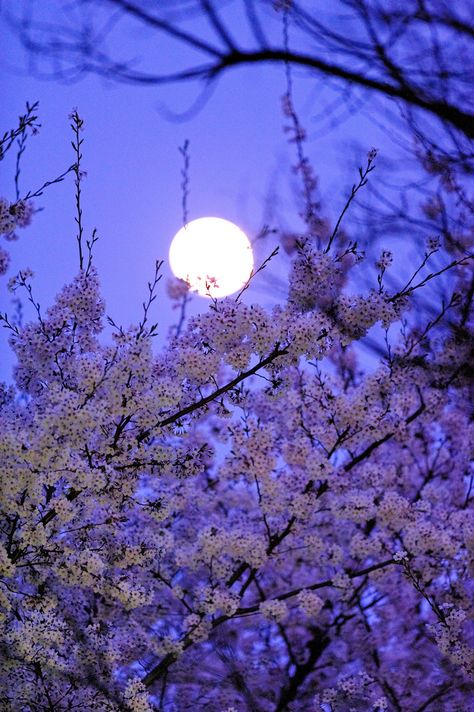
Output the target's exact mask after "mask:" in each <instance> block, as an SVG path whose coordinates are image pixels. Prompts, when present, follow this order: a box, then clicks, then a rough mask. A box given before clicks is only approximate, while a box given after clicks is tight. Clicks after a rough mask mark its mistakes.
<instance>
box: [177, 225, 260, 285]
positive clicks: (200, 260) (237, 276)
mask: <svg viewBox="0 0 474 712" xmlns="http://www.w3.org/2000/svg"><path fill="white" fill-rule="evenodd" d="M169 259H170V266H171V269H172V271H173V274H174V275H175V276H176V277H178V278H179V279H183V280H184V281H185V282H187V283H188V284H189V286H190V289H192V290H193V291H194V292H197V293H198V294H200V295H201V296H203V297H209V296H211V297H214V298H218V297H226V296H227V295H229V294H233V292H237V291H238V290H239V289H241V288H242V287H243V286H244V284H245V283H246V282H247V280H248V278H249V277H250V273H251V272H252V268H253V253H252V247H251V245H250V242H249V240H248V238H247V236H246V235H245V233H244V232H242V230H241V229H240V228H239V227H237V225H235V224H234V223H232V222H230V221H229V220H223V219H222V218H198V219H197V220H191V222H189V223H187V224H186V225H185V226H184V227H182V228H181V230H179V232H177V233H176V235H175V236H174V238H173V241H172V243H171V247H170V252H169Z"/></svg>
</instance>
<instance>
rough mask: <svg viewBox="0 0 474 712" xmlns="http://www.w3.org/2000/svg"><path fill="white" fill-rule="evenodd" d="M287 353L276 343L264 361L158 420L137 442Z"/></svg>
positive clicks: (285, 349)
mask: <svg viewBox="0 0 474 712" xmlns="http://www.w3.org/2000/svg"><path fill="white" fill-rule="evenodd" d="M287 353H288V349H287V348H280V344H279V343H277V344H276V345H275V348H274V349H273V351H272V352H271V353H270V354H269V355H268V356H267V357H266V358H264V359H262V360H261V361H259V362H258V363H256V364H255V366H252V368H249V369H248V370H247V371H243V372H242V373H239V375H238V376H236V377H235V378H233V379H232V380H231V381H229V382H228V383H226V384H225V385H224V386H221V387H220V388H217V389H216V390H215V391H212V393H210V394H209V395H207V396H203V397H202V398H201V399H200V400H198V401H196V402H195V403H191V404H190V405H188V406H186V408H182V409H181V410H179V411H178V412H177V413H173V415H170V416H169V417H168V418H165V419H164V420H159V421H158V422H157V423H156V424H155V425H154V426H153V428H151V429H149V430H146V431H144V432H143V433H140V434H139V435H138V436H137V441H138V442H139V443H140V442H143V440H146V438H149V437H150V435H151V434H152V431H153V430H154V428H164V427H166V426H167V425H171V424H172V423H176V421H178V420H180V419H181V418H183V417H184V416H185V415H189V414H190V413H193V412H194V411H195V410H199V409H200V408H203V407H204V406H205V405H207V404H208V403H211V402H212V401H214V400H216V399H217V398H219V397H220V396H222V395H224V393H227V391H230V390H232V389H233V388H235V387H236V386H237V385H238V384H239V383H241V382H242V381H245V380H246V379H247V378H250V376H253V375H254V374H256V373H257V371H259V370H260V369H261V368H265V366H268V365H269V364H270V363H272V362H273V361H275V359H277V358H278V357H279V356H285V355H286V354H287Z"/></svg>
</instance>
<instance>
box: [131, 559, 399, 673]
mask: <svg viewBox="0 0 474 712" xmlns="http://www.w3.org/2000/svg"><path fill="white" fill-rule="evenodd" d="M396 563H397V562H396V561H395V560H394V559H387V560H386V561H381V562H379V563H378V564H372V566H367V567H366V568H365V569H361V570H360V571H353V572H352V573H349V574H348V576H349V578H350V579H355V578H358V577H360V576H366V575H367V574H370V573H371V572H372V571H378V570H379V569H383V568H386V567H387V566H391V565H392V564H396ZM333 585H334V584H333V582H332V579H326V580H325V581H318V582H317V583H314V584H310V585H309V586H301V587H300V588H297V589H293V590H292V591H287V592H286V593H282V594H280V595H279V596H274V597H273V598H271V599H267V600H272V601H284V600H286V599H288V598H293V597H294V596H297V595H298V593H300V592H301V591H303V590H305V589H309V590H311V591H315V590H317V589H320V588H327V587H329V586H333ZM259 608H260V605H259V604H256V605H254V606H247V607H245V608H239V609H237V611H236V612H235V613H234V614H233V615H231V616H226V615H223V616H220V617H219V618H216V619H215V620H214V621H212V628H213V629H215V628H217V627H218V626H220V625H222V623H225V622H226V621H228V620H233V619H234V618H239V617H242V616H248V615H252V614H254V613H258V612H259ZM181 642H182V646H183V650H187V649H188V648H189V647H191V646H192V645H193V644H194V641H193V640H192V638H191V637H190V635H189V634H188V635H186V636H185V637H184V638H183V640H182V641H181ZM176 659H177V658H176V655H174V654H172V653H168V654H166V655H165V656H164V657H163V658H162V660H160V662H159V663H158V664H157V665H155V667H153V668H152V669H151V670H150V672H148V673H147V674H146V675H145V677H144V678H143V679H142V683H143V684H144V685H145V686H146V687H150V685H152V684H153V683H154V682H155V681H156V680H158V679H159V678H160V677H161V675H163V674H164V673H165V672H166V671H167V670H168V668H169V667H170V666H171V665H172V664H173V663H174V662H175V661H176Z"/></svg>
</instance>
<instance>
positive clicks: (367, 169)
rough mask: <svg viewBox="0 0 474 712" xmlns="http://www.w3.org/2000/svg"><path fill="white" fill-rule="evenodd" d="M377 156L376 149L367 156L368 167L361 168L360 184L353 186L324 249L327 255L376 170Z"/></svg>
mask: <svg viewBox="0 0 474 712" xmlns="http://www.w3.org/2000/svg"><path fill="white" fill-rule="evenodd" d="M376 156H377V150H376V149H375V148H373V149H371V150H370V151H369V153H368V154H367V165H366V167H365V168H364V170H362V168H359V182H358V183H357V184H355V183H354V185H353V186H352V190H351V194H350V195H349V197H348V199H347V201H346V204H345V205H344V207H343V209H342V211H341V213H340V215H339V217H338V219H337V222H336V225H335V227H334V230H333V231H332V235H331V237H330V238H329V240H328V244H327V246H326V248H325V249H324V252H325V253H328V252H329V250H330V249H331V245H332V243H333V242H334V238H335V237H336V235H337V233H338V232H339V228H340V226H341V223H342V220H343V218H344V215H345V214H346V213H347V211H348V210H349V207H350V205H351V203H352V201H353V200H354V198H355V197H356V195H357V193H358V192H359V190H360V189H361V188H363V187H364V186H365V185H367V182H368V175H369V173H371V172H372V171H373V170H374V169H375V166H374V161H375V158H376Z"/></svg>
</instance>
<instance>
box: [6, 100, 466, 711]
mask: <svg viewBox="0 0 474 712" xmlns="http://www.w3.org/2000/svg"><path fill="white" fill-rule="evenodd" d="M288 114H289V115H291V114H292V111H291V107H289V108H288ZM71 120H72V129H73V132H74V141H73V145H74V150H75V162H74V164H73V166H72V169H71V172H72V174H73V177H74V181H75V188H76V208H77V214H76V222H77V245H78V255H79V269H78V273H77V274H76V275H75V276H73V277H72V278H71V280H70V281H69V282H68V283H67V284H66V285H65V286H64V287H63V288H62V289H61V291H60V292H59V294H58V295H57V297H56V299H55V301H54V303H53V304H52V305H51V306H50V307H49V308H48V309H47V310H46V311H44V310H43V309H42V307H41V306H40V305H39V304H38V303H37V302H36V300H35V297H34V290H33V286H32V274H31V273H30V272H29V271H28V270H25V271H23V272H20V273H19V274H18V275H16V276H14V277H10V279H9V282H8V285H9V288H10V289H11V290H13V291H15V290H25V293H26V296H27V298H28V299H29V300H30V301H31V302H32V304H33V306H34V309H35V314H36V316H35V318H34V319H33V320H32V321H30V322H28V323H26V324H24V325H22V324H18V323H16V322H15V320H14V319H12V318H11V317H9V316H8V315H7V314H4V315H2V317H1V319H2V323H3V325H4V326H5V327H6V328H7V329H8V330H9V331H10V344H11V348H12V349H13V351H14V353H15V356H16V366H15V374H14V384H12V385H8V384H4V385H3V386H2V389H1V391H0V420H1V430H0V432H1V439H0V453H1V462H2V493H1V500H0V515H1V544H0V567H1V571H0V605H1V611H2V613H1V616H2V628H3V631H2V639H3V643H2V658H3V665H2V673H1V689H0V699H1V701H2V708H3V709H5V710H8V711H11V712H18V711H20V710H21V711H22V712H23V711H25V712H26V711H28V712H29V711H30V710H31V711H33V710H35V711H36V710H41V711H43V710H44V711H50V712H53V711H54V712H60V711H61V712H62V711H64V712H65V711H66V710H90V711H92V710H97V711H101V712H112V711H115V710H120V711H124V712H125V711H126V712H148V711H150V710H155V711H157V710H162V711H163V712H171V711H175V712H182V711H184V710H210V711H215V712H221V711H224V710H225V711H226V712H234V711H237V712H244V711H247V710H252V711H253V712H267V711H268V712H283V711H285V710H294V711H298V710H322V711H323V712H328V711H329V710H330V711H332V712H338V711H340V712H345V711H347V710H360V711H361V712H362V710H364V711H366V710H373V712H381V711H382V710H390V711H396V712H397V711H398V712H400V711H402V710H403V711H405V710H410V711H413V712H415V711H417V712H422V711H424V710H428V711H430V710H432V711H433V712H434V710H445V711H446V712H447V711H448V710H449V711H451V710H468V709H470V706H471V705H472V699H473V694H474V685H473V682H472V677H470V675H471V674H472V670H473V668H474V648H473V633H474V630H473V625H472V612H473V611H472V595H473V582H472V573H473V565H474V514H473V510H472V488H473V481H474V480H473V474H472V470H470V444H471V442H472V424H471V422H470V419H469V410H468V403H469V394H470V392H469V388H470V381H469V376H470V372H469V356H470V350H471V346H472V341H471V340H470V338H469V325H470V322H469V318H470V313H469V306H470V303H471V301H472V294H471V295H469V293H468V290H467V289H466V285H469V284H470V278H471V274H470V268H471V263H470V256H469V254H468V253H467V251H466V249H464V250H463V251H461V253H460V252H458V253H456V254H453V251H452V246H450V245H449V244H448V243H447V242H446V241H439V240H438V239H435V238H431V239H430V241H429V242H428V243H427V244H426V247H425V250H424V253H423V255H422V256H421V258H420V262H419V264H418V265H416V267H415V268H414V269H413V271H412V272H411V273H408V274H407V275H400V274H398V275H397V274H393V275H392V277H391V280H390V279H389V277H390V272H391V270H392V266H391V262H392V255H391V253H390V252H389V251H388V250H384V251H383V252H382V254H381V255H380V256H379V257H378V258H377V260H376V264H375V265H374V266H372V265H368V262H369V261H370V260H372V259H373V258H372V257H365V256H364V254H362V253H361V252H360V251H359V250H358V247H357V244H356V243H355V242H354V241H351V240H350V239H349V237H347V235H345V233H344V231H343V230H342V229H341V222H342V219H343V218H344V214H345V212H346V209H344V211H343V214H342V215H341V220H338V221H337V222H336V223H335V225H334V226H333V227H332V229H329V230H326V231H324V230H322V229H321V224H320V223H319V222H318V221H317V220H315V215H314V209H313V208H314V205H313V202H312V199H311V196H312V192H311V191H312V188H313V184H312V182H311V176H312V174H311V170H310V166H309V164H308V163H307V162H305V161H302V162H300V169H299V173H300V175H301V177H302V179H303V183H302V185H303V196H304V201H305V206H306V209H305V213H304V219H305V224H306V230H305V231H304V232H302V233H301V234H300V235H298V236H296V237H294V238H293V240H292V243H291V248H289V249H288V253H289V258H290V259H291V268H290V273H289V277H288V285H287V296H286V298H285V299H284V300H282V302H281V303H280V304H278V305H277V306H275V307H274V308H273V309H271V310H266V309H264V308H263V307H262V306H260V305H259V304H252V303H249V302H248V301H247V295H248V294H249V293H250V292H249V290H247V289H245V288H244V290H243V291H242V292H241V293H240V294H239V295H237V296H233V297H228V298H226V299H223V300H210V301H209V308H208V309H207V310H204V311H203V312H202V313H201V314H199V315H197V316H195V317H193V318H190V319H188V320H187V321H184V322H183V323H182V324H181V327H180V328H179V329H175V330H174V331H173V332H172V333H171V334H170V337H169V339H168V340H167V342H166V343H165V345H164V346H163V348H161V349H156V348H154V347H153V341H154V336H155V334H156V333H157V329H158V328H159V326H157V325H156V324H154V323H153V321H152V318H151V315H152V311H153V306H154V302H155V299H156V297H157V296H158V294H159V293H160V286H161V285H160V276H161V273H160V268H161V265H160V263H157V265H156V268H155V272H154V275H153V277H152V279H151V280H150V282H149V284H148V296H147V298H146V300H145V302H144V305H143V313H142V315H141V316H140V317H139V318H138V319H137V324H136V325H135V326H133V327H131V328H129V329H124V328H122V327H120V326H117V325H115V323H112V330H113V333H112V337H111V338H107V335H106V334H105V333H104V325H105V313H104V303H103V300H102V297H101V293H100V285H99V276H98V274H97V271H96V268H95V266H94V260H93V248H94V242H95V240H96V236H95V235H94V234H93V235H92V236H90V237H89V238H88V237H87V235H86V234H85V231H84V229H83V226H82V208H81V166H80V158H81V144H82V140H83V139H82V129H83V125H82V120H81V119H80V117H79V116H78V114H77V113H76V112H75V113H73V114H72V116H71ZM35 121H36V117H35V110H34V108H32V107H29V109H28V111H27V113H26V115H25V116H24V117H23V119H22V120H21V122H20V126H19V128H18V129H17V130H14V131H12V132H9V133H7V134H5V135H4V137H3V139H2V155H4V154H5V152H7V151H8V150H9V149H11V148H12V147H13V146H14V145H15V142H16V141H17V140H20V142H21V140H22V138H23V137H24V136H25V135H26V133H27V132H28V131H30V130H31V129H32V128H34V126H35ZM296 129H297V127H295V130H296ZM20 145H21V144H20ZM298 145H300V144H298ZM375 162H376V154H375V152H374V151H370V152H369V154H368V156H367V160H366V165H365V167H362V168H361V171H360V188H361V189H362V188H363V187H364V185H365V183H366V181H367V180H369V178H370V180H371V181H376V175H373V174H372V171H373V168H374V165H375ZM66 173H67V171H66ZM63 177H64V176H59V177H58V178H57V179H56V180H62V179H63ZM357 189H359V188H357ZM32 197H33V195H32V194H31V193H30V194H27V195H26V196H24V197H21V196H20V195H17V196H16V198H15V199H13V200H11V201H9V200H6V199H2V202H1V203H0V230H1V232H2V234H3V235H4V236H6V237H7V238H10V237H11V236H12V234H13V233H14V232H15V230H16V228H17V227H19V228H22V227H25V226H26V225H27V223H28V222H29V221H30V220H31V219H33V220H34V206H33V203H32ZM352 197H353V196H351V198H352ZM350 200H351V199H350ZM350 200H349V201H348V204H347V206H346V207H347V208H348V209H350ZM22 239H27V237H26V236H25V237H24V238H22ZM2 254H3V253H2ZM5 254H6V252H5ZM2 259H3V261H4V263H5V269H4V270H3V271H6V257H5V258H2ZM433 265H436V266H433ZM372 267H373V269H372ZM369 268H370V269H369ZM361 273H367V274H369V275H373V283H372V285H371V286H369V287H368V288H366V289H365V290H364V291H361V290H360V288H358V285H360V284H361V280H360V279H359V276H358V275H360V274H361ZM259 277H260V275H259V274H255V275H253V276H251V279H252V280H258V279H259ZM442 280H444V284H445V287H444V291H445V293H446V291H447V290H448V294H447V297H446V298H444V300H443V301H440V302H439V303H438V304H437V306H436V314H435V315H434V316H428V315H426V313H425V314H423V315H422V318H421V321H420V318H417V314H416V309H417V307H416V304H417V302H416V299H417V296H418V295H419V294H423V292H424V291H425V290H427V289H429V288H430V286H431V285H433V284H436V283H438V282H440V281H442ZM170 294H171V296H172V298H173V299H174V300H175V301H177V302H178V303H179V301H180V300H183V299H184V300H185V299H186V296H187V293H186V289H185V288H184V289H183V285H182V284H181V285H179V284H178V285H172V287H171V289H170ZM160 298H161V299H162V298H163V297H162V296H160ZM369 332H370V333H369ZM368 334H369V336H370V335H371V334H372V336H373V338H376V339H378V343H379V352H378V353H379V356H378V360H377V363H376V364H375V365H374V366H370V367H369V366H367V365H365V364H364V361H363V360H362V359H361V356H360V354H361V352H360V344H362V343H363V342H364V339H366V338H367V335H368ZM374 334H375V336H374Z"/></svg>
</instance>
